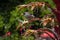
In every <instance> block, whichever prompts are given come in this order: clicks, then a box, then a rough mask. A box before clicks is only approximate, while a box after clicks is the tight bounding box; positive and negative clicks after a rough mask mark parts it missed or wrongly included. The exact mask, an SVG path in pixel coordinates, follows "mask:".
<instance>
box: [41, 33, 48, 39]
mask: <svg viewBox="0 0 60 40" xmlns="http://www.w3.org/2000/svg"><path fill="white" fill-rule="evenodd" d="M40 36H41V37H44V38H46V37H49V35H48V34H46V33H43V34H41V35H40Z"/></svg>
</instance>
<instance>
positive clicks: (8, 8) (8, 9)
mask: <svg viewBox="0 0 60 40" xmlns="http://www.w3.org/2000/svg"><path fill="white" fill-rule="evenodd" d="M37 1H38V2H39V1H44V2H48V3H49V4H51V7H53V8H55V4H54V3H53V1H52V0H6V1H4V0H2V1H1V4H0V5H1V7H0V31H2V32H0V33H1V34H2V33H3V32H4V33H6V32H8V31H11V32H12V33H13V34H12V35H11V36H8V37H5V38H1V37H0V38H1V40H3V39H4V40H7V39H8V40H20V39H21V36H20V35H19V34H18V32H16V26H17V25H18V23H19V22H18V19H20V20H27V18H25V16H24V12H26V10H28V12H29V13H31V14H34V12H33V11H31V10H30V9H29V8H23V9H21V10H19V9H18V8H17V6H18V5H20V4H28V3H30V2H37ZM40 11H41V15H40V16H39V17H42V16H44V15H45V14H49V13H51V12H50V11H49V9H48V8H46V9H43V10H40V9H39V14H40ZM35 13H36V12H35ZM39 14H38V15H39ZM36 15H37V14H36ZM36 25H39V23H36ZM3 28H4V29H3ZM21 40H34V37H32V36H30V37H28V38H26V37H22V39H21Z"/></svg>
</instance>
